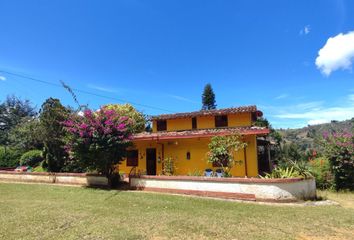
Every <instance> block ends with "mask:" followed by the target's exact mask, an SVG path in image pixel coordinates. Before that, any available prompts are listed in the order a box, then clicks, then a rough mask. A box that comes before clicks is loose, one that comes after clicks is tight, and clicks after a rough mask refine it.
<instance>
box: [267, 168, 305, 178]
mask: <svg viewBox="0 0 354 240" xmlns="http://www.w3.org/2000/svg"><path fill="white" fill-rule="evenodd" d="M260 177H261V178H296V177H302V176H301V175H300V173H299V172H298V171H296V170H295V169H294V167H279V166H278V167H275V168H274V169H273V170H272V172H271V173H267V174H266V175H265V176H264V177H262V176H260Z"/></svg>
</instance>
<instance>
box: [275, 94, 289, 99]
mask: <svg viewBox="0 0 354 240" xmlns="http://www.w3.org/2000/svg"><path fill="white" fill-rule="evenodd" d="M287 97H289V95H288V94H281V95H279V96H277V97H275V98H274V99H275V100H279V99H284V98H287Z"/></svg>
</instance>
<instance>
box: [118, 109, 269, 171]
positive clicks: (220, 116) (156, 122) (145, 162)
mask: <svg viewBox="0 0 354 240" xmlns="http://www.w3.org/2000/svg"><path fill="white" fill-rule="evenodd" d="M261 115H262V112H261V111H258V110H257V107H256V106H243V107H237V108H226V109H217V110H203V111H196V112H187V113H176V114H163V115H159V116H154V117H153V118H152V124H153V125H152V132H143V133H139V134H136V135H134V136H133V142H134V147H133V148H132V149H129V152H128V158H127V159H126V160H125V161H123V162H122V163H121V164H120V165H119V171H120V172H124V173H126V174H129V173H130V172H131V171H132V170H133V171H134V172H139V173H141V174H147V175H160V174H162V164H163V159H166V158H169V157H171V158H172V159H173V161H174V165H175V173H174V174H175V175H187V174H191V173H192V172H196V171H199V172H204V170H205V169H208V168H209V169H214V170H215V169H216V168H217V167H213V165H212V164H211V163H208V162H207V156H206V153H207V152H208V150H209V148H208V144H209V143H210V140H211V138H212V137H213V136H217V135H231V134H234V133H235V132H238V133H240V134H241V135H242V136H243V139H244V141H245V142H247V148H245V149H244V150H241V151H239V152H237V153H236V154H235V156H234V157H235V159H236V160H239V161H240V163H239V164H237V165H236V166H235V167H234V168H233V169H232V170H231V174H232V176H237V177H244V176H248V177H255V176H258V174H259V167H258V166H259V163H258V159H257V136H265V135H267V134H268V133H269V130H268V129H267V128H261V127H255V126H253V122H254V121H255V120H256V119H257V117H259V116H261Z"/></svg>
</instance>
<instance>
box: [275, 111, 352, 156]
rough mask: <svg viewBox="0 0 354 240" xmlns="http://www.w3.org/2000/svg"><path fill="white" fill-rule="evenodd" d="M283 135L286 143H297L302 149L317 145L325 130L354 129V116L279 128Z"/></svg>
mask: <svg viewBox="0 0 354 240" xmlns="http://www.w3.org/2000/svg"><path fill="white" fill-rule="evenodd" d="M277 131H278V132H279V133H280V134H281V136H282V137H283V141H284V143H295V144H297V145H298V146H300V148H301V150H306V149H307V148H314V147H316V139H319V138H321V137H322V136H323V133H324V132H329V133H331V132H340V131H354V118H352V119H350V120H345V121H331V122H330V123H324V124H318V125H308V126H307V127H303V128H297V129H277Z"/></svg>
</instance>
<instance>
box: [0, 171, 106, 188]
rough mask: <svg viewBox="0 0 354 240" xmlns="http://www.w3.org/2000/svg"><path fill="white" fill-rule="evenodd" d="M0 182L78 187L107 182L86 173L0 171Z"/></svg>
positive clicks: (104, 179)
mask: <svg viewBox="0 0 354 240" xmlns="http://www.w3.org/2000/svg"><path fill="white" fill-rule="evenodd" d="M0 180H2V181H11V182H37V183H51V184H69V185H80V186H107V185H108V180H107V178H106V177H104V176H100V175H96V174H87V173H35V172H13V171H0Z"/></svg>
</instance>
